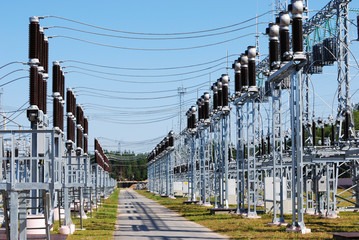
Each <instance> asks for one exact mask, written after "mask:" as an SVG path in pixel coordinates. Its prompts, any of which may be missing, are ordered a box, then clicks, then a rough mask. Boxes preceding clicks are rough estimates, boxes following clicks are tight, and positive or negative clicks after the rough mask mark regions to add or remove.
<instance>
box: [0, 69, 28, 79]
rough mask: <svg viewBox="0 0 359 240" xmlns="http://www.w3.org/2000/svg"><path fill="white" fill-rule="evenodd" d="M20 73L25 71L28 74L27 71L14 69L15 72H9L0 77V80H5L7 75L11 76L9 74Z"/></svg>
mask: <svg viewBox="0 0 359 240" xmlns="http://www.w3.org/2000/svg"><path fill="white" fill-rule="evenodd" d="M20 71H27V72H28V71H29V69H16V70H14V71H11V72H9V73H7V74H5V75H3V76H0V80H3V79H4V78H6V77H7V76H9V75H11V74H13V73H16V72H20Z"/></svg>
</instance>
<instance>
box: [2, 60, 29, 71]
mask: <svg viewBox="0 0 359 240" xmlns="http://www.w3.org/2000/svg"><path fill="white" fill-rule="evenodd" d="M15 63H21V64H23V65H26V64H27V63H24V62H20V61H14V62H9V63H7V64H5V65H2V66H0V69H3V68H4V67H7V66H9V65H11V64H15Z"/></svg>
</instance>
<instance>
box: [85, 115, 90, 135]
mask: <svg viewBox="0 0 359 240" xmlns="http://www.w3.org/2000/svg"><path fill="white" fill-rule="evenodd" d="M88 127H89V123H88V119H87V117H85V118H84V133H85V134H89V130H88Z"/></svg>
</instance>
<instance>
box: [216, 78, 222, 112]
mask: <svg viewBox="0 0 359 240" xmlns="http://www.w3.org/2000/svg"><path fill="white" fill-rule="evenodd" d="M222 87H223V85H222V82H221V79H220V78H219V79H218V80H217V89H218V98H217V103H218V105H217V109H221V108H222V106H223V95H222V94H223V88H222Z"/></svg>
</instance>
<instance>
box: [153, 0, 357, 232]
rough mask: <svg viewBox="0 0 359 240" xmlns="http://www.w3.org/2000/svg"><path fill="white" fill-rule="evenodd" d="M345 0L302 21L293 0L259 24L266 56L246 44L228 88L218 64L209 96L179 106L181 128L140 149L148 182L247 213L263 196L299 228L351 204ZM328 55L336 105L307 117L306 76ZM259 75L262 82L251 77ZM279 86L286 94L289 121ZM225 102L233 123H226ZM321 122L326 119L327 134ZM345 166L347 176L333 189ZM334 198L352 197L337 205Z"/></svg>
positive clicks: (279, 218) (253, 213)
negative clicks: (334, 69)
mask: <svg viewBox="0 0 359 240" xmlns="http://www.w3.org/2000/svg"><path fill="white" fill-rule="evenodd" d="M350 2H351V1H350V0H332V1H330V2H329V3H328V4H327V5H325V6H324V7H323V8H322V10H321V11H319V12H317V13H316V14H315V15H314V16H313V17H312V18H310V19H307V20H306V21H305V22H304V23H303V13H304V12H305V11H307V10H308V9H307V8H306V6H305V3H306V1H302V0H292V1H291V4H290V5H289V6H288V11H282V12H280V13H279V14H278V17H277V19H276V22H274V23H270V24H269V26H268V28H267V30H266V34H267V35H268V37H269V56H268V57H267V58H265V59H264V60H262V61H260V62H259V61H257V60H256V58H257V55H258V52H257V49H258V46H249V47H248V49H247V50H246V51H245V52H244V53H243V54H242V55H241V56H240V57H239V58H238V59H237V60H235V61H234V63H233V69H234V76H235V77H234V78H235V84H234V85H235V89H234V93H233V94H230V93H229V84H228V83H229V77H228V75H227V74H223V75H222V76H221V77H220V78H219V79H218V80H217V82H215V83H214V84H213V86H212V97H211V96H210V94H209V93H204V95H203V96H202V97H201V98H200V99H198V101H197V107H196V106H192V107H191V108H190V109H189V110H188V111H187V113H186V115H187V128H186V129H184V130H183V131H182V132H181V133H179V134H177V135H174V133H173V132H172V131H171V132H170V133H169V134H168V136H167V137H166V138H165V139H164V140H163V141H161V143H159V144H158V145H157V146H156V148H155V149H154V150H153V151H152V152H151V154H150V155H149V156H148V189H149V191H151V192H153V193H156V194H160V195H161V196H168V197H175V196H184V197H187V201H185V202H186V203H197V204H202V205H204V206H213V209H211V210H212V211H214V212H215V211H235V212H236V213H237V214H241V215H244V216H246V217H247V218H259V217H260V215H258V213H259V212H260V211H259V210H258V209H257V207H258V206H260V207H263V206H264V209H265V211H266V212H272V213H273V220H272V222H271V223H269V224H271V225H283V224H287V223H285V222H284V217H283V215H284V214H292V222H291V223H290V224H289V226H290V227H288V229H287V230H288V231H295V232H301V233H309V232H310V229H308V228H306V226H305V223H304V217H303V216H304V214H314V215H321V216H323V217H327V218H337V217H338V215H337V214H338V213H339V211H341V210H356V209H358V208H359V184H358V179H359V164H358V163H359V162H358V157H359V155H358V150H359V145H358V140H359V139H358V136H357V134H356V133H355V128H354V122H353V108H352V105H351V99H350V92H349V90H350V80H349V55H350V41H349V24H350V22H349V3H350ZM357 20H358V21H359V17H357ZM332 22H334V24H335V27H331V24H332ZM358 25H359V24H358ZM290 27H291V29H292V31H291V36H290ZM358 33H359V31H358ZM319 36H321V37H319ZM358 39H359V37H358ZM334 62H336V64H337V66H338V79H337V84H338V96H337V101H338V111H337V113H336V116H328V119H322V118H315V116H314V109H311V106H310V103H309V81H310V80H309V78H310V76H311V75H313V74H320V73H322V72H323V69H324V67H325V66H329V65H333V64H334ZM264 79H265V85H264V87H258V85H257V83H258V82H261V81H262V80H264ZM283 90H287V91H289V96H290V97H289V109H288V111H289V113H290V128H289V130H287V131H285V130H284V129H283V128H284V124H283V108H284V106H283V105H282V100H283V99H282V98H283V96H282V91H283ZM210 98H212V104H211V106H210V103H209V102H210ZM265 104H266V105H267V106H269V107H270V108H271V111H270V113H268V112H267V117H268V119H269V120H268V132H267V134H264V131H265V129H263V127H262V126H263V124H262V122H261V121H263V120H262V118H261V117H260V116H259V115H261V113H262V112H263V106H264V105H265ZM231 111H234V112H235V117H236V121H235V122H236V124H235V126H231V124H230V122H231V121H230V117H231ZM196 112H198V116H197V117H196ZM310 112H312V113H313V114H312V116H310ZM231 127H232V128H233V127H234V131H233V132H235V133H236V141H235V142H231V139H232V138H231V136H230V134H231ZM325 128H327V129H328V128H329V129H330V131H329V132H330V134H329V135H328V136H327V137H325V134H324V129H325ZM318 130H319V132H320V136H319V140H318V136H316V135H317V131H318ZM345 174H349V175H350V177H351V179H352V182H353V184H352V186H350V187H349V188H347V189H341V191H338V181H339V180H340V179H341V178H342V176H343V175H345ZM344 193H346V195H345V197H344ZM348 195H350V196H348ZM342 202H346V203H347V204H349V205H351V206H350V207H341V208H339V207H338V204H340V203H342ZM231 204H236V208H234V209H231V208H230V207H229V205H231Z"/></svg>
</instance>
